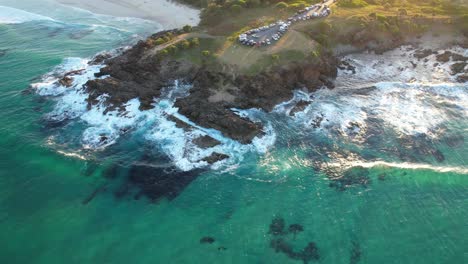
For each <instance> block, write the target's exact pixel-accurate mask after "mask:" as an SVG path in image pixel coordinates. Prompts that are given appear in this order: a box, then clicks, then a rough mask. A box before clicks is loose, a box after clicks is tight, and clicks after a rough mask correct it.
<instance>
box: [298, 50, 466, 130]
mask: <svg viewBox="0 0 468 264" xmlns="http://www.w3.org/2000/svg"><path fill="white" fill-rule="evenodd" d="M449 50H450V51H452V52H455V53H458V54H462V55H464V56H467V55H468V54H467V50H465V49H461V48H460V47H454V48H451V49H449ZM414 52H415V51H414V49H410V47H401V48H399V49H396V50H393V51H389V52H387V53H385V54H383V55H375V54H355V55H350V56H347V57H346V58H345V59H346V60H348V61H349V62H350V63H351V64H352V65H353V66H355V67H356V74H352V73H351V72H348V71H345V70H343V71H340V73H339V77H338V78H337V82H336V83H337V88H335V89H334V90H331V91H330V90H325V89H324V90H320V91H318V92H317V93H315V94H314V95H315V99H314V103H313V104H311V105H310V106H309V107H308V108H307V109H306V110H305V111H304V113H301V114H296V119H297V120H300V121H301V122H304V123H305V124H306V125H307V126H309V125H311V124H312V123H314V121H316V120H321V119H323V120H322V121H321V126H320V128H319V129H320V130H325V131H330V132H331V131H335V132H339V134H344V135H350V134H355V133H356V132H357V133H361V132H362V133H363V132H365V129H366V127H367V126H368V124H367V122H368V119H369V118H371V117H372V118H377V119H379V120H381V121H383V122H384V124H385V125H387V126H389V127H391V128H393V129H394V130H395V131H396V132H397V133H400V134H403V135H417V134H426V135H428V136H435V135H434V131H435V130H437V128H438V127H439V126H440V125H442V124H443V123H444V122H446V121H447V120H450V119H451V118H452V117H454V116H455V117H458V118H461V117H463V116H467V115H468V84H466V83H465V84H461V83H455V82H454V78H455V77H456V75H455V76H454V75H452V74H451V70H450V65H451V64H452V63H453V62H448V63H446V64H441V63H438V62H437V63H438V64H439V65H438V66H436V67H435V68H434V64H435V63H436V59H435V56H436V55H435V54H433V55H430V56H429V57H428V58H427V60H428V61H427V62H425V61H424V60H420V61H418V60H417V59H416V58H414V57H413V54H414ZM443 52H445V50H442V51H439V52H438V54H441V53H443ZM411 61H413V62H415V63H416V64H417V66H416V67H413V65H412V64H411ZM366 87H368V88H366ZM369 87H370V88H369ZM322 117H323V118H322ZM352 124H357V126H358V127H359V129H358V130H362V131H356V127H357V126H353V125H352Z"/></svg>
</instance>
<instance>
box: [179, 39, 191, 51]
mask: <svg viewBox="0 0 468 264" xmlns="http://www.w3.org/2000/svg"><path fill="white" fill-rule="evenodd" d="M179 47H180V48H182V49H189V48H190V42H189V41H188V40H186V39H185V40H182V41H181V42H180V43H179Z"/></svg>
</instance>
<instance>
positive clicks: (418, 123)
mask: <svg viewBox="0 0 468 264" xmlns="http://www.w3.org/2000/svg"><path fill="white" fill-rule="evenodd" d="M451 51H453V52H457V53H461V54H464V55H465V56H466V55H467V54H466V51H464V50H462V49H460V48H459V47H454V48H453V49H451ZM440 52H443V51H440ZM413 53H414V49H411V48H410V47H401V48H399V49H396V50H393V51H389V52H387V53H385V54H383V55H374V54H354V55H350V56H348V57H346V58H344V59H345V60H346V61H348V62H349V63H350V64H351V65H353V66H355V67H356V74H352V73H351V72H349V71H346V70H341V71H340V72H339V77H338V78H337V80H336V83H337V88H336V89H334V90H328V89H322V90H319V91H318V92H315V93H313V94H309V93H308V92H306V91H299V90H298V91H296V92H295V93H294V97H293V98H292V99H291V100H290V101H288V102H284V103H282V104H280V105H278V106H276V107H275V109H274V111H273V112H272V113H264V112H263V111H261V110H259V109H250V110H240V109H233V111H235V112H236V113H237V114H238V115H241V116H243V117H246V118H249V119H251V120H253V121H257V122H262V123H263V124H264V126H265V132H266V135H265V136H263V137H261V138H258V137H257V138H255V139H254V140H253V143H252V144H250V145H242V144H240V143H239V142H236V141H234V140H231V139H229V138H226V137H224V136H223V135H222V134H221V133H220V132H219V131H216V130H213V129H207V128H203V127H200V126H198V125H197V124H194V123H193V122H191V121H190V120H189V119H188V118H186V117H185V116H183V115H180V114H179V113H178V111H177V108H175V107H174V102H175V100H176V99H177V98H179V97H183V96H187V95H188V94H189V92H190V86H187V85H181V84H179V83H178V82H175V83H174V85H173V86H172V87H167V88H166V91H165V93H163V95H162V96H161V97H160V98H154V103H153V105H154V108H153V109H151V110H148V111H140V110H139V106H140V102H139V100H138V99H137V98H135V99H132V100H130V101H129V102H127V103H126V104H125V110H124V111H117V110H115V111H110V112H106V111H105V110H106V107H105V106H104V104H103V102H104V100H105V97H106V96H103V97H102V98H100V100H101V102H100V103H98V104H97V105H95V106H93V107H91V109H89V110H88V109H87V102H86V98H87V94H86V92H85V91H84V88H83V84H85V83H86V81H88V80H90V79H92V78H94V77H93V76H94V73H96V72H98V71H99V69H100V68H101V67H102V66H101V65H89V64H88V62H89V61H88V60H84V59H79V58H69V59H66V60H65V61H64V62H63V64H62V65H60V66H59V67H57V68H56V69H55V70H54V71H53V72H52V73H51V74H48V75H46V76H44V78H43V81H42V82H40V83H36V84H33V85H32V87H33V88H34V89H35V90H36V91H37V93H38V94H39V95H42V96H52V97H54V98H55V100H57V104H56V106H55V108H54V109H53V111H51V112H50V113H48V114H47V116H46V118H47V119H49V120H51V121H54V122H63V121H67V120H68V121H69V120H73V121H75V122H76V121H80V122H83V123H85V124H86V126H87V128H85V129H84V131H82V135H81V147H82V148H83V149H86V150H94V151H99V150H103V149H106V148H107V147H109V146H112V145H114V144H116V143H118V142H119V139H120V138H121V136H122V135H124V134H128V133H135V132H138V133H141V134H142V135H143V137H144V138H145V140H147V142H148V144H150V145H152V146H153V147H154V148H156V149H158V150H160V151H162V152H163V153H165V155H166V156H167V157H168V158H170V160H171V161H172V162H173V163H174V164H175V165H176V166H177V167H178V168H179V169H181V170H184V171H188V170H192V169H195V168H203V167H207V166H208V165H209V164H208V163H207V162H206V161H203V159H204V158H206V157H208V156H210V155H211V154H213V153H214V152H216V153H224V154H227V155H229V157H230V158H229V159H228V160H224V161H221V162H217V163H215V164H214V165H212V166H211V168H212V169H223V168H224V169H227V168H236V167H237V166H238V165H239V164H240V163H241V162H242V161H243V159H244V156H245V155H246V154H247V153H257V154H260V155H262V154H264V153H267V152H268V151H270V150H272V149H273V148H274V145H275V142H276V139H277V132H276V128H277V126H281V124H278V122H274V118H275V117H274V115H275V114H276V115H277V114H285V115H287V116H289V115H290V112H291V110H292V109H293V108H294V106H295V105H296V104H297V103H298V102H300V101H307V102H311V104H310V105H309V106H308V107H307V108H306V109H305V110H304V111H302V112H297V113H295V114H294V115H293V116H292V117H291V118H292V120H294V121H295V122H296V123H298V124H301V126H302V128H301V129H303V130H304V131H307V130H311V133H321V134H322V135H323V136H326V137H330V138H334V139H335V140H336V139H338V140H341V141H349V142H353V143H354V144H364V143H365V141H366V139H367V138H369V137H370V136H371V134H372V133H375V130H376V129H375V127H377V126H382V127H385V131H388V130H389V129H390V130H391V131H392V133H393V134H394V135H395V137H396V138H398V137H409V138H415V137H418V136H421V135H422V136H423V137H427V138H432V139H433V140H435V139H437V138H439V137H440V136H441V135H442V134H443V133H444V131H445V130H446V126H447V125H448V123H449V122H453V120H457V119H463V117H466V116H467V114H468V86H467V85H466V84H460V83H455V82H454V80H455V78H456V77H457V76H453V75H451V74H450V65H451V63H452V62H449V63H445V64H443V63H442V64H440V65H439V66H438V68H437V69H436V70H435V71H433V70H432V65H434V64H435V55H431V56H429V57H428V60H427V61H426V62H423V61H420V62H418V65H417V66H414V65H413V64H411V63H410V62H408V61H409V60H413V57H412V54H413ZM81 69H84V71H83V72H82V73H81V74H80V75H77V76H74V82H73V85H72V87H70V88H66V87H63V86H61V85H60V84H59V83H58V78H59V77H60V76H63V74H64V73H66V72H69V71H73V70H81ZM102 78H105V76H104V77H102ZM170 116H172V117H173V118H177V119H179V120H182V121H184V122H185V123H187V124H189V125H191V126H192V127H193V129H191V130H189V131H185V130H184V129H181V128H178V127H177V126H176V123H175V122H173V121H171V120H170V119H169V117H170ZM273 123H275V125H273ZM291 133H292V131H291ZM203 135H209V136H210V137H212V138H214V139H217V140H218V141H220V142H221V144H220V145H218V146H215V147H213V148H209V149H202V148H199V147H197V146H196V145H195V144H194V143H193V140H194V139H196V138H198V137H200V136H203ZM359 162H360V163H361V164H365V161H362V160H361V158H354V159H352V160H351V161H350V164H359ZM363 162H364V163H363ZM369 162H371V163H366V164H380V165H382V164H393V163H386V161H369ZM372 162H373V163H372ZM330 164H333V163H330ZM414 166H416V167H417V166H422V167H424V168H426V167H425V165H414ZM343 167H346V166H343ZM427 168H431V166H429V167H427ZM434 168H436V167H434ZM456 171H458V172H459V171H464V169H457V170H456Z"/></svg>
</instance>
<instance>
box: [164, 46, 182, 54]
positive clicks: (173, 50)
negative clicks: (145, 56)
mask: <svg viewBox="0 0 468 264" xmlns="http://www.w3.org/2000/svg"><path fill="white" fill-rule="evenodd" d="M166 49H167V51H168V52H169V53H170V54H175V53H177V51H178V50H179V49H178V48H177V47H176V46H174V45H170V46H169V47H167V48H166Z"/></svg>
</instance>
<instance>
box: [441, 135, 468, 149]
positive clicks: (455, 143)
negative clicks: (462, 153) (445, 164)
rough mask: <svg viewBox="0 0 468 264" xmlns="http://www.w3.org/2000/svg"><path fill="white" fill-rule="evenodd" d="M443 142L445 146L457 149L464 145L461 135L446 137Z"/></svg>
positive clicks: (463, 138)
mask: <svg viewBox="0 0 468 264" xmlns="http://www.w3.org/2000/svg"><path fill="white" fill-rule="evenodd" d="M443 140H444V142H445V144H447V145H448V146H449V147H452V148H459V147H461V146H463V144H465V137H464V136H463V135H462V134H456V135H450V136H446V137H445V138H444V139H443Z"/></svg>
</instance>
